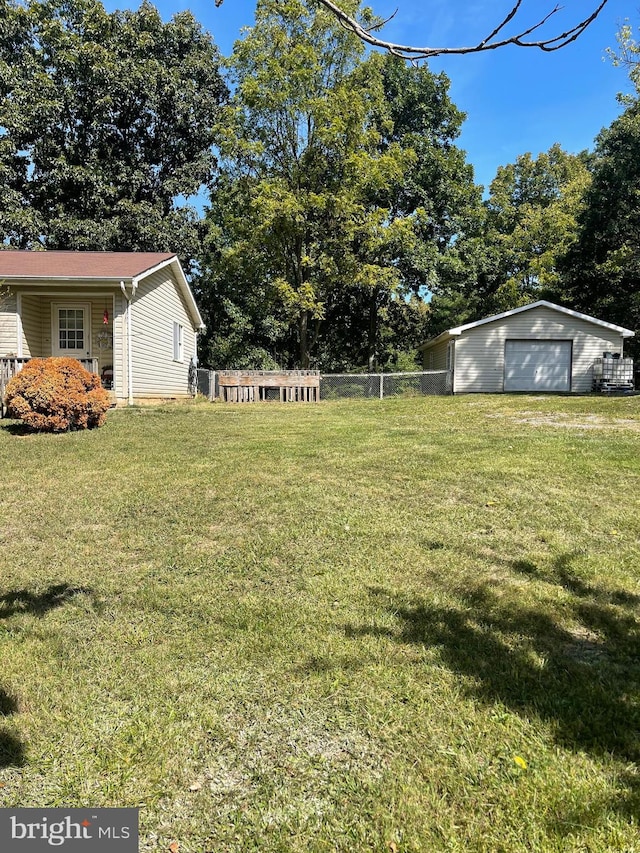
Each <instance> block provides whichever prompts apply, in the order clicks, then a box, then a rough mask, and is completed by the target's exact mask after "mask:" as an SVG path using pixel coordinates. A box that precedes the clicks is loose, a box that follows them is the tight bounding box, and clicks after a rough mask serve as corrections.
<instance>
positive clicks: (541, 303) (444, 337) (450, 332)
mask: <svg viewBox="0 0 640 853" xmlns="http://www.w3.org/2000/svg"><path fill="white" fill-rule="evenodd" d="M532 308H549V309H551V310H552V311H557V312H558V313H559V314H566V315H567V316H569V317H574V318H575V319H576V320H584V321H585V322H587V323H593V324H594V325H596V326H602V327H603V328H605V329H611V330H613V331H614V332H619V333H620V334H621V335H622V337H623V338H632V337H634V335H635V332H634V331H633V330H632V329H625V328H623V327H622V326H616V325H614V324H613V323H607V322H605V321H604V320H598V318H597V317H590V316H589V315H588V314H581V313H580V312H579V311H572V310H571V309H570V308H564V307H563V306H562V305H556V304H555V303H554V302H547V301H546V300H545V299H539V300H538V301H537V302H531V303H530V304H529V305H521V306H520V307H519V308H512V309H511V310H510V311H503V312H502V314H493V315H492V316H491V317H484V318H483V319H482V320H475V322H473V323H465V324H464V326H456V327H455V328H454V329H447V331H446V332H441V334H439V335H438V336H437V337H436V338H431V339H430V340H428V341H425V342H424V343H423V344H420V346H419V347H418V349H419V350H426V349H429V348H430V347H432V346H434V345H435V344H438V343H441V342H442V341H448V340H449V339H450V338H454V337H458V336H459V335H461V334H462V333H463V332H466V331H467V330H468V329H475V328H476V326H484V325H485V323H493V322H495V321H496V320H503V319H505V318H506V317H512V316H513V315H514V314H520V313H521V312H523V311H531V309H532Z"/></svg>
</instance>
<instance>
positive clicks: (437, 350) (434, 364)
mask: <svg viewBox="0 0 640 853" xmlns="http://www.w3.org/2000/svg"><path fill="white" fill-rule="evenodd" d="M448 346H449V341H440V343H438V344H435V346H432V347H429V349H428V350H424V352H423V353H422V367H423V368H424V370H446V369H447V347H448Z"/></svg>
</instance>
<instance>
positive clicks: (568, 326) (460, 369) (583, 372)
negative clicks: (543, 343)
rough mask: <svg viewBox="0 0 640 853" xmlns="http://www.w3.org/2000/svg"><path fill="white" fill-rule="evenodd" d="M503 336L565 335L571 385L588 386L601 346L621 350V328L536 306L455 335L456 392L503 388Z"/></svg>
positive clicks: (581, 390)
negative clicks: (568, 344) (569, 348)
mask: <svg viewBox="0 0 640 853" xmlns="http://www.w3.org/2000/svg"><path fill="white" fill-rule="evenodd" d="M506 340H570V341H572V344H573V356H572V369H571V390H572V391H573V392H576V393H586V392H589V391H591V389H592V379H593V361H594V359H595V358H598V357H601V356H602V353H603V351H605V350H612V351H615V352H622V344H623V339H622V336H621V335H620V333H618V332H615V331H613V330H608V329H606V328H604V327H603V326H598V325H596V324H595V323H590V322H588V321H586V320H580V319H578V318H574V317H571V316H568V315H565V314H561V313H559V312H557V311H553V310H552V309H550V308H546V307H544V306H541V307H539V308H532V309H531V310H530V311H522V312H520V313H519V314H514V315H512V316H510V317H504V318H502V319H501V320H495V321H494V322H491V323H486V324H484V325H482V326H478V327H476V328H474V329H468V330H467V331H465V332H462V334H461V335H460V336H459V337H458V338H457V340H456V350H455V352H456V362H455V372H454V392H455V393H470V392H482V393H497V392H501V391H503V390H504V354H505V341H506Z"/></svg>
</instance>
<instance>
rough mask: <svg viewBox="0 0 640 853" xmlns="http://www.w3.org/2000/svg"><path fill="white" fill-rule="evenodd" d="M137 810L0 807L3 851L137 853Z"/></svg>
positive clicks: (0, 848)
mask: <svg viewBox="0 0 640 853" xmlns="http://www.w3.org/2000/svg"><path fill="white" fill-rule="evenodd" d="M138 817H139V814H138V809H0V850H2V851H3V853H43V851H51V850H62V851H64V853H94V851H96V853H138Z"/></svg>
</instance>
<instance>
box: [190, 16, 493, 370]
mask: <svg viewBox="0 0 640 853" xmlns="http://www.w3.org/2000/svg"><path fill="white" fill-rule="evenodd" d="M230 67H231V72H232V79H233V84H234V90H235V94H234V97H233V99H232V101H231V104H230V106H229V107H228V109H227V110H226V113H225V115H224V118H223V123H222V124H221V127H220V137H219V145H220V152H221V175H220V178H219V180H218V182H217V184H216V187H215V192H214V194H213V196H212V205H211V210H210V212H209V216H208V220H209V224H210V237H209V250H210V256H209V262H208V263H207V265H206V272H205V275H204V276H203V278H202V280H201V283H200V286H201V288H202V292H203V294H205V298H207V297H206V294H208V301H209V304H210V306H211V313H212V316H213V315H215V317H216V320H215V325H216V328H217V329H218V330H220V329H221V328H222V329H224V328H226V327H227V326H231V325H232V324H231V318H234V324H237V319H238V315H239V314H240V316H242V317H243V324H245V329H246V332H247V334H250V335H252V336H253V340H254V343H255V341H256V339H257V338H259V337H260V335H261V334H265V333H266V334H267V338H266V339H264V343H263V346H262V350H263V352H266V351H271V352H272V353H273V354H276V353H277V354H278V358H277V360H279V361H283V360H284V361H285V362H289V363H291V362H293V361H295V362H296V363H298V364H300V365H302V366H308V365H309V364H310V363H311V360H312V359H313V361H314V363H319V362H322V363H323V364H325V365H326V364H327V363H328V362H331V363H332V364H333V365H337V364H342V365H345V364H349V365H351V366H353V365H354V364H358V365H361V366H364V365H365V364H369V365H370V366H371V365H372V364H373V363H374V362H375V361H380V359H381V358H382V359H383V360H384V358H385V356H384V354H383V352H382V349H383V347H382V341H383V339H385V338H386V341H387V343H386V346H387V348H388V344H389V340H388V338H389V333H390V328H389V325H387V328H386V329H385V330H384V331H383V330H382V328H381V325H380V322H379V321H380V320H381V319H388V318H390V317H394V318H395V319H397V320H399V317H400V316H404V317H405V321H406V319H407V316H408V315H409V316H411V317H413V318H414V319H415V320H416V321H417V322H418V323H421V322H422V318H423V314H424V312H421V311H420V310H413V309H414V308H415V309H418V306H417V305H413V306H412V304H411V294H414V295H416V294H418V292H419V291H420V288H422V287H423V286H424V284H425V282H426V281H427V280H428V279H429V278H430V277H432V276H433V275H435V271H436V266H437V262H438V256H439V255H440V254H441V253H442V252H444V251H446V249H447V247H448V246H449V244H450V241H451V239H452V238H453V235H454V234H455V233H456V231H457V228H458V222H459V220H460V218H461V216H462V215H463V212H464V209H465V205H466V204H468V203H470V200H471V198H472V197H474V195H475V196H477V192H476V189H475V187H474V186H473V181H472V173H471V169H470V167H468V166H467V165H466V164H465V159H464V154H463V153H462V152H461V151H459V150H458V149H456V148H455V146H454V145H453V144H452V142H453V140H454V139H455V137H456V136H457V135H458V133H459V128H460V124H461V122H462V119H463V116H462V114H461V113H460V112H459V111H458V110H457V109H456V108H455V107H454V105H453V104H452V103H451V102H450V100H449V98H448V94H447V89H448V81H447V79H446V77H445V76H444V75H439V76H434V75H432V74H431V73H430V72H429V71H428V69H426V68H420V69H418V68H410V67H407V66H406V65H405V64H404V63H402V62H401V61H399V60H397V59H396V58H394V57H382V56H379V55H375V56H371V57H370V58H369V59H367V60H366V61H364V60H363V59H362V45H361V44H360V42H359V41H358V40H357V39H355V38H354V37H353V35H351V34H349V33H348V32H346V31H345V30H344V29H342V28H341V27H340V26H339V25H338V23H337V22H336V20H335V19H334V18H333V17H332V16H331V15H329V14H327V13H326V12H324V11H323V10H317V9H314V8H313V7H309V6H308V5H305V4H304V3H301V2H298V0H287V2H275V0H261V2H259V3H258V7H257V12H256V24H255V26H254V27H253V28H252V29H251V30H249V31H248V32H247V33H246V35H245V37H244V38H243V39H242V40H241V41H239V42H238V43H237V44H236V47H235V50H234V54H233V56H232V58H231V60H230ZM239 282H241V283H242V284H241V285H239ZM256 293H258V294H260V300H259V304H260V305H261V306H262V318H264V317H265V316H269V317H270V318H271V320H270V321H269V322H268V323H267V324H266V326H265V324H264V323H262V322H261V321H260V318H258V317H255V319H254V320H251V316H252V315H253V311H254V310H255V309H256V308H257V307H259V306H258V305H256V302H255V300H254V296H253V295H254V294H256ZM249 294H251V296H249ZM221 305H226V309H225V311H223V312H220V306H221ZM216 311H217V313H216ZM221 313H222V316H221ZM225 313H226V318H227V320H228V322H227V320H225ZM220 321H222V323H221V322H220ZM212 325H214V324H212ZM402 325H403V322H400V326H402ZM404 325H405V330H406V322H405V323H404ZM236 329H237V326H236ZM229 333H230V334H232V335H233V332H231V330H230V329H229ZM423 333H424V332H422V334H423ZM218 335H219V332H218ZM269 335H271V337H270V338H269V337H268V336H269ZM391 337H393V333H391ZM416 342H417V341H416ZM228 343H229V335H228V334H226V333H223V340H220V339H219V338H218V339H217V342H216V341H215V340H213V339H212V340H210V345H211V346H212V347H213V350H212V351H214V352H216V353H218V354H219V353H220V351H221V347H222V349H224V350H226V349H227V347H228ZM391 349H393V346H391ZM331 353H333V356H332V355H331ZM337 353H340V355H337ZM236 354H237V352H236Z"/></svg>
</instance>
